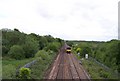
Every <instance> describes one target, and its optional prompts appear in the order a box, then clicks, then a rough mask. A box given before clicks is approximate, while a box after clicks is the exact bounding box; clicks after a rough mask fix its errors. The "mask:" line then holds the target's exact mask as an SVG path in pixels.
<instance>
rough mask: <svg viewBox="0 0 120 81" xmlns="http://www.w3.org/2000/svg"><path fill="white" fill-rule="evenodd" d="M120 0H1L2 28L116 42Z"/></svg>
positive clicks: (0, 20) (67, 37) (0, 25)
mask: <svg viewBox="0 0 120 81" xmlns="http://www.w3.org/2000/svg"><path fill="white" fill-rule="evenodd" d="M117 7H118V0H0V27H1V28H11V29H13V28H18V29H19V30H21V31H23V32H26V33H31V32H34V33H36V34H40V35H45V34H51V35H53V36H55V37H60V38H63V39H71V40H110V39H113V38H116V39H117V32H118V28H117V27H118V26H117V22H118V21H117V19H118V18H117V17H118V16H117V15H118V14H117V13H118V11H117V10H118V8H117Z"/></svg>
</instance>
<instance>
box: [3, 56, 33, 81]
mask: <svg viewBox="0 0 120 81" xmlns="http://www.w3.org/2000/svg"><path fill="white" fill-rule="evenodd" d="M34 59H35V58H30V59H24V60H15V59H10V58H6V57H5V58H3V60H2V79H13V78H15V73H16V70H17V69H18V67H21V66H23V65H25V64H26V63H28V62H30V61H32V60H34Z"/></svg>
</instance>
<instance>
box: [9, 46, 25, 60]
mask: <svg viewBox="0 0 120 81" xmlns="http://www.w3.org/2000/svg"><path fill="white" fill-rule="evenodd" d="M24 53H25V52H24V50H23V48H22V47H21V46H19V45H13V46H12V47H11V48H10V51H9V52H8V54H9V56H10V57H11V58H14V59H17V60H20V59H23V58H24V57H25V55H24Z"/></svg>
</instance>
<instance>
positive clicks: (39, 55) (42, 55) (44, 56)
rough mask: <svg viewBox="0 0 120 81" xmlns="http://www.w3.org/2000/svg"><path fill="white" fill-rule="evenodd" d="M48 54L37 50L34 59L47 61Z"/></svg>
mask: <svg viewBox="0 0 120 81" xmlns="http://www.w3.org/2000/svg"><path fill="white" fill-rule="evenodd" d="M48 56H49V55H48V53H47V52H46V51H45V50H39V51H38V52H37V53H36V54H35V57H41V58H42V59H43V60H46V59H48Z"/></svg>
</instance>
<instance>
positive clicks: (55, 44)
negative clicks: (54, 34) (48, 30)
mask: <svg viewBox="0 0 120 81" xmlns="http://www.w3.org/2000/svg"><path fill="white" fill-rule="evenodd" d="M59 48H60V43H58V42H52V43H49V44H48V46H47V47H46V48H45V49H46V50H47V51H48V50H52V51H54V52H57V51H58V49H59Z"/></svg>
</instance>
